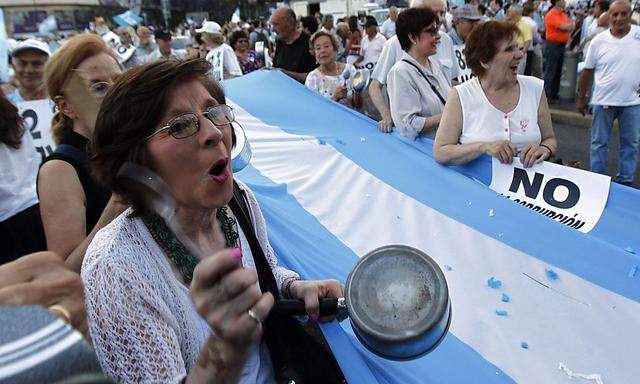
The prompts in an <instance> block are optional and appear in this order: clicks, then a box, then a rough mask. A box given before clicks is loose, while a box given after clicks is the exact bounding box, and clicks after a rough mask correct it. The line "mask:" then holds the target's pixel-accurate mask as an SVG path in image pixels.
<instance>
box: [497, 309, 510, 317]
mask: <svg viewBox="0 0 640 384" xmlns="http://www.w3.org/2000/svg"><path fill="white" fill-rule="evenodd" d="M496 315H498V316H507V315H508V313H507V311H505V310H504V309H496Z"/></svg>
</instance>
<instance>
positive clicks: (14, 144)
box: [0, 89, 25, 149]
mask: <svg viewBox="0 0 640 384" xmlns="http://www.w3.org/2000/svg"><path fill="white" fill-rule="evenodd" d="M0 121H1V122H2V124H0V143H3V144H6V145H8V146H9V147H11V148H14V149H19V148H20V144H21V143H22V135H23V134H24V129H25V128H24V125H23V121H22V117H21V116H20V114H19V113H18V108H16V106H15V105H13V104H12V103H11V102H10V101H9V99H7V97H6V96H5V95H4V93H3V92H2V90H1V89H0Z"/></svg>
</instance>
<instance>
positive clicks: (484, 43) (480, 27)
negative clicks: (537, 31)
mask: <svg viewBox="0 0 640 384" xmlns="http://www.w3.org/2000/svg"><path fill="white" fill-rule="evenodd" d="M519 34H520V30H519V29H518V27H517V26H516V25H515V24H513V23H509V22H506V21H487V22H486V23H479V24H477V25H476V26H475V27H473V30H471V33H470V34H469V36H467V40H466V41H465V48H464V57H465V59H466V60H467V65H468V66H469V68H471V71H472V72H473V74H474V75H476V76H478V77H481V76H484V74H485V73H486V72H487V70H486V69H485V68H484V67H483V66H482V63H485V64H486V63H488V62H489V61H491V60H492V59H493V58H494V57H495V56H496V55H497V54H498V49H499V47H500V44H501V43H503V42H505V41H511V40H512V39H514V38H515V37H516V36H518V35H519Z"/></svg>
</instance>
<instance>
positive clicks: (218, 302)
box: [0, 0, 640, 383]
mask: <svg viewBox="0 0 640 384" xmlns="http://www.w3.org/2000/svg"><path fill="white" fill-rule="evenodd" d="M576 4H577V6H572V7H571V8H567V5H566V4H565V1H564V0H550V1H547V2H542V1H537V0H536V1H533V2H531V1H527V2H524V3H520V2H514V3H509V4H503V3H502V1H501V0H492V1H491V3H489V4H481V3H479V2H478V1H476V0H471V1H468V2H467V3H466V4H464V5H462V6H460V7H457V8H449V7H448V6H447V4H446V3H445V2H443V1H442V0H414V1H412V2H411V5H410V7H409V8H407V9H404V10H399V9H396V8H395V7H391V8H390V9H389V15H388V18H387V20H385V21H384V22H383V23H381V24H382V25H378V21H377V20H376V19H375V18H373V17H366V16H364V17H361V18H359V17H357V16H349V17H345V18H340V19H335V20H334V17H333V16H332V15H324V16H321V15H313V16H305V17H301V18H298V17H297V15H296V14H295V13H294V12H293V10H291V9H290V8H287V7H281V8H278V9H276V10H274V12H273V13H272V14H271V15H270V18H269V20H268V23H265V22H264V21H261V20H255V21H252V22H241V23H230V22H229V23H225V24H224V25H222V26H221V25H220V24H219V23H217V22H215V21H207V20H205V21H203V22H202V23H201V24H200V25H195V23H193V22H192V21H190V22H188V23H185V24H183V25H180V26H178V27H177V28H175V29H174V30H173V31H168V30H165V29H162V28H152V27H150V26H138V27H137V28H136V29H133V28H123V27H118V28H115V29H114V30H113V31H111V30H110V29H109V28H108V26H107V25H106V24H105V23H104V20H102V21H100V20H98V21H96V24H95V26H94V28H93V30H91V31H87V32H85V33H81V34H77V35H75V36H72V37H67V38H65V39H64V41H61V42H60V44H59V46H58V47H56V48H55V49H52V47H51V46H50V45H49V44H47V43H45V42H43V41H40V40H38V39H35V38H30V39H26V40H23V41H19V42H14V43H12V45H11V47H10V55H11V68H12V71H13V74H12V77H11V79H10V81H9V82H8V83H7V84H4V85H3V91H4V93H2V94H0V116H1V117H2V126H1V127H0V159H2V160H3V162H2V163H3V165H2V169H1V172H0V174H1V175H2V178H1V179H0V197H1V199H0V228H1V229H2V230H1V231H0V243H1V244H2V247H0V276H4V277H5V278H2V279H0V311H1V310H2V308H3V306H7V305H43V306H45V307H47V308H49V309H50V312H51V313H53V314H54V315H56V316H59V317H60V318H62V319H63V320H64V321H66V322H68V323H69V324H71V325H72V326H73V327H74V328H75V329H77V331H78V332H80V333H82V334H83V335H84V337H85V338H86V340H88V341H90V344H91V345H92V347H93V350H94V351H95V353H90V355H91V359H97V362H98V363H99V366H100V367H101V372H102V374H104V375H105V376H106V377H109V378H111V379H114V380H116V381H118V382H189V383H192V382H193V383H196V382H198V383H199V382H243V383H255V382H274V381H278V382H281V381H282V380H285V381H286V380H294V381H295V380H301V381H302V382H331V383H334V382H343V381H344V378H343V377H342V373H341V371H340V368H339V366H338V365H337V363H336V361H335V358H334V357H333V356H332V355H331V353H329V352H328V351H327V349H326V348H324V347H323V345H322V342H323V341H322V340H318V339H317V336H314V337H311V336H309V333H308V332H307V330H305V329H303V328H301V326H300V324H299V323H298V322H297V321H296V320H294V319H293V318H291V317H286V316H275V315H273V316H271V315H269V311H270V309H271V307H272V306H273V304H274V301H275V300H278V299H279V298H294V299H300V300H303V301H304V304H305V307H306V309H307V312H308V314H309V316H310V318H312V319H313V320H317V321H328V320H331V318H320V317H319V310H318V308H319V299H321V298H324V297H341V296H342V295H343V291H342V290H343V288H342V286H341V284H340V283H339V282H338V281H336V280H322V281H306V280H302V279H300V276H299V275H298V274H297V273H296V272H295V271H291V270H287V269H284V268H282V267H280V266H278V261H277V257H276V255H275V254H274V252H273V250H272V248H271V246H270V244H269V240H268V238H267V236H266V233H267V229H266V224H265V221H264V218H263V216H262V213H261V210H260V206H259V204H258V202H257V201H256V199H255V197H254V195H253V193H252V192H251V190H250V189H249V188H248V187H247V186H246V185H244V184H242V183H241V182H239V181H236V180H234V178H233V173H232V171H231V165H230V153H231V148H232V147H233V145H234V143H235V136H234V131H233V124H235V116H234V112H233V109H232V108H231V107H229V106H228V105H227V104H226V98H225V94H224V90H223V88H222V87H221V85H220V83H219V82H220V81H221V80H226V79H230V78H234V77H238V76H244V75H247V74H249V73H251V72H253V71H256V70H261V69H262V70H272V71H280V72H282V73H283V74H284V75H287V76H289V77H290V78H291V79H292V81H298V82H300V83H302V84H304V85H305V86H306V87H307V88H308V89H309V90H310V92H315V93H317V94H318V95H319V96H318V97H324V98H327V99H330V100H333V101H335V102H337V103H340V104H342V105H344V106H346V107H347V108H352V109H354V110H356V111H359V112H361V113H363V114H366V115H368V116H370V117H371V118H373V119H376V120H377V121H378V128H379V130H381V131H383V132H392V131H394V130H395V131H396V132H397V134H399V135H401V136H404V137H406V138H408V139H410V140H415V139H417V138H418V137H421V136H425V137H430V138H433V139H434V146H433V153H434V157H435V159H436V161H438V162H440V163H443V164H465V163H468V162H470V161H472V160H474V159H476V158H478V157H479V156H481V155H483V154H487V155H489V156H492V157H494V158H496V159H498V160H499V161H500V162H502V163H512V162H513V160H514V158H518V159H519V160H520V161H521V162H522V164H523V165H524V166H525V167H531V166H533V165H534V164H538V163H541V162H542V161H553V160H554V158H555V156H556V153H557V150H558V142H557V140H556V137H555V134H554V129H553V126H552V122H551V115H550V110H549V104H553V103H557V102H558V97H559V88H560V77H561V72H562V68H563V60H564V57H565V54H566V53H567V52H568V51H573V52H575V53H576V54H578V55H579V56H580V57H581V58H582V59H583V60H582V61H583V63H582V64H580V66H579V69H580V71H581V72H580V79H579V84H578V91H577V108H578V109H579V111H581V112H583V113H585V112H587V111H588V110H589V109H591V110H592V112H593V125H592V130H591V135H592V140H591V166H590V168H591V170H592V171H594V172H599V173H607V172H608V166H607V146H608V142H609V139H610V136H611V132H612V127H613V125H614V121H616V120H617V121H618V125H619V134H620V138H621V140H620V164H619V172H618V174H617V176H616V178H615V181H617V182H619V183H622V184H626V185H631V184H632V182H633V178H634V175H635V172H636V164H637V155H638V145H639V141H640V71H638V70H637V68H638V67H639V66H640V27H638V26H637V25H636V24H637V23H638V21H640V20H638V17H639V16H638V12H637V8H636V9H635V10H634V7H633V6H632V5H631V4H630V3H629V2H628V1H627V0H616V1H613V2H611V3H610V2H609V1H608V0H597V1H596V2H595V3H594V4H592V5H591V6H590V5H584V4H582V3H576ZM179 41H184V42H185V44H184V45H183V46H180V44H177V42H179ZM365 72H369V74H370V77H371V82H370V84H369V85H368V87H366V88H364V89H355V88H354V87H353V86H351V83H350V82H349V79H351V78H354V77H356V76H357V75H358V74H359V73H365ZM592 79H593V81H592ZM36 101H39V102H41V103H40V104H41V105H43V106H44V107H42V108H44V110H45V112H47V111H48V113H51V112H52V111H53V112H52V118H51V123H50V128H49V129H41V130H40V131H39V132H37V135H35V134H34V129H32V128H33V127H27V120H29V123H30V124H33V126H36V123H37V122H36V120H37V117H38V115H37V114H35V115H34V114H33V111H31V114H27V113H24V111H25V108H26V107H25V106H26V105H32V104H29V103H33V102H36ZM40 104H39V105H40ZM34 108H35V107H34ZM34 116H35V117H34ZM45 125H46V124H45ZM47 135H49V136H50V140H51V143H52V145H53V147H54V148H55V149H52V148H49V149H51V150H48V149H47V148H48V147H46V146H45V145H43V144H40V143H41V141H42V140H44V139H46V137H45V136H47ZM45 147H46V148H45ZM129 163H134V164H137V165H139V166H143V167H145V168H147V169H148V170H150V171H152V172H154V173H155V174H156V175H158V176H159V177H160V178H161V179H162V180H163V181H164V182H165V183H166V186H167V188H168V190H170V191H171V193H172V196H173V198H174V200H175V216H174V217H173V221H172V222H171V223H168V222H167V221H165V218H164V217H161V216H159V215H158V213H157V212H155V210H154V205H153V204H152V203H150V202H149V201H148V200H147V199H145V196H143V195H141V194H140V190H139V189H138V188H135V186H132V185H131V184H130V183H128V182H125V181H124V180H123V179H122V178H121V177H120V170H121V169H122V168H123V167H124V166H125V165H126V164H129ZM172 225H178V226H179V227H180V228H183V229H185V230H184V231H180V232H176V231H173V230H172V229H173V227H172ZM194 244H197V246H194ZM202 256H207V257H204V258H202ZM56 276H58V277H56ZM70 364H71V363H70ZM39 374H42V375H45V376H32V377H45V378H46V379H42V381H57V380H59V379H61V377H54V376H55V375H56V374H57V373H56V372H53V371H48V372H45V373H42V372H41V373H39ZM52 375H53V376H52Z"/></svg>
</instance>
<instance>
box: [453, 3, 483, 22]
mask: <svg viewBox="0 0 640 384" xmlns="http://www.w3.org/2000/svg"><path fill="white" fill-rule="evenodd" d="M453 18H454V19H455V20H458V19H467V20H480V19H482V15H481V14H480V12H479V11H478V8H476V6H475V5H472V4H465V5H463V6H462V7H458V8H456V9H454V10H453Z"/></svg>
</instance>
